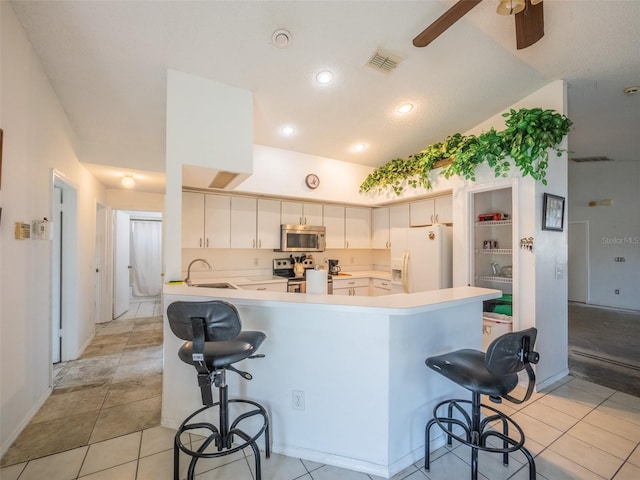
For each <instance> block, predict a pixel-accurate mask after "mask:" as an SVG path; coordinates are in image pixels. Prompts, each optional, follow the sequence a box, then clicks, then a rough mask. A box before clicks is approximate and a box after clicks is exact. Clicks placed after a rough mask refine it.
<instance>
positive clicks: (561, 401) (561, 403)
mask: <svg viewBox="0 0 640 480" xmlns="http://www.w3.org/2000/svg"><path fill="white" fill-rule="evenodd" d="M538 401H539V402H541V403H543V404H545V405H548V406H550V407H553V408H555V409H556V410H560V411H561V412H563V413H566V414H567V415H571V416H572V417H575V418H583V417H584V416H585V415H587V414H588V413H589V412H590V411H591V410H593V409H594V408H596V407H597V406H598V404H600V403H601V402H602V401H603V399H602V397H599V396H597V395H593V394H592V393H589V392H585V391H583V390H579V389H577V388H571V387H570V386H567V385H563V386H561V387H558V388H557V389H555V390H554V391H553V392H551V393H549V394H547V395H545V396H544V397H542V398H540V400H538Z"/></svg>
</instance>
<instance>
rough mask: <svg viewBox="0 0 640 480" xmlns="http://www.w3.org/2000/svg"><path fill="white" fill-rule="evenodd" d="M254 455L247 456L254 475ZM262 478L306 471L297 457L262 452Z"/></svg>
mask: <svg viewBox="0 0 640 480" xmlns="http://www.w3.org/2000/svg"><path fill="white" fill-rule="evenodd" d="M253 458H254V456H253V455H251V456H250V457H247V462H248V463H249V468H250V470H251V472H253V473H254V475H255V462H254V460H253ZM260 465H261V470H262V480H282V479H283V478H290V479H293V478H298V477H301V476H302V475H305V474H306V473H307V469H306V468H305V467H304V465H303V463H302V461H301V460H300V459H298V458H292V457H286V456H284V455H278V454H277V453H272V454H271V457H270V458H265V456H264V452H263V453H262V455H260ZM414 470H415V469H414Z"/></svg>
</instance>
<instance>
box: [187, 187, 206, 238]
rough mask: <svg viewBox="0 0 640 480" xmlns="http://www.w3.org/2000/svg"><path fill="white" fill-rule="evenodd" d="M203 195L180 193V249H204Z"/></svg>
mask: <svg viewBox="0 0 640 480" xmlns="http://www.w3.org/2000/svg"><path fill="white" fill-rule="evenodd" d="M204 246H205V245H204V194H202V193H193V192H183V193H182V248H204Z"/></svg>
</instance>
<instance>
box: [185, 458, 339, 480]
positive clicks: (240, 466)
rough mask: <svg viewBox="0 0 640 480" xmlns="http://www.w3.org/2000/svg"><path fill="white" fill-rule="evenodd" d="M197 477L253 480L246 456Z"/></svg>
mask: <svg viewBox="0 0 640 480" xmlns="http://www.w3.org/2000/svg"><path fill="white" fill-rule="evenodd" d="M196 478H197V480H253V476H252V475H251V470H249V465H248V464H247V461H246V459H244V458H242V459H240V460H238V461H235V462H233V463H228V464H226V465H224V466H222V467H218V468H216V469H215V470H208V471H206V472H204V473H202V474H200V475H198V476H197V477H196ZM345 480H346V479H345Z"/></svg>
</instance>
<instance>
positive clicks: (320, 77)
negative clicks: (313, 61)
mask: <svg viewBox="0 0 640 480" xmlns="http://www.w3.org/2000/svg"><path fill="white" fill-rule="evenodd" d="M331 80H333V72H330V71H329V70H323V71H322V72H319V73H318V74H317V75H316V82H318V83H319V84H320V85H326V84H327V83H331Z"/></svg>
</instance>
